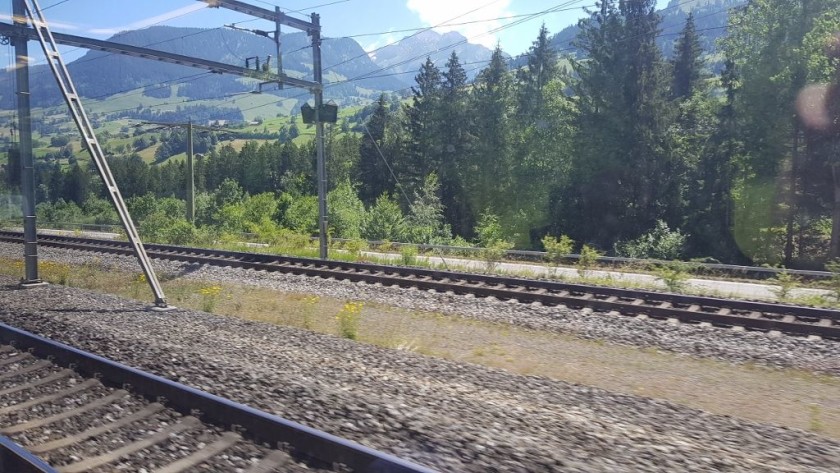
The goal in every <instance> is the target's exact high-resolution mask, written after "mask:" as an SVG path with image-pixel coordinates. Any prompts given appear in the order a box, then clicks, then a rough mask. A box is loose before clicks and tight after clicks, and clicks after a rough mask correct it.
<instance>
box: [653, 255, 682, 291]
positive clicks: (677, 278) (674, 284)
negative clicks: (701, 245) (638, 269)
mask: <svg viewBox="0 0 840 473" xmlns="http://www.w3.org/2000/svg"><path fill="white" fill-rule="evenodd" d="M687 269H688V267H687V266H686V265H685V264H682V263H676V262H675V263H668V264H664V265H662V266H661V267H660V268H658V269H657V271H656V273H657V275H658V279H659V280H661V281H662V282H663V283H665V286H666V287H668V290H669V291H671V292H682V291H683V290H684V289H685V281H686V280H687V279H688V271H687Z"/></svg>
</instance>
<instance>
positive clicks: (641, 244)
mask: <svg viewBox="0 0 840 473" xmlns="http://www.w3.org/2000/svg"><path fill="white" fill-rule="evenodd" d="M687 238H688V236H687V235H685V234H683V233H681V232H680V231H679V230H671V229H670V228H668V224H667V223H665V222H664V221H662V220H657V221H656V226H654V227H653V229H651V230H650V231H649V232H647V233H645V234H644V235H642V236H640V237H639V238H636V239H635V240H630V241H627V242H618V243H616V244H615V252H616V254H618V255H619V256H624V257H627V258H655V259H661V260H677V259H680V258H681V257H682V256H683V253H684V251H685V242H686V239H687Z"/></svg>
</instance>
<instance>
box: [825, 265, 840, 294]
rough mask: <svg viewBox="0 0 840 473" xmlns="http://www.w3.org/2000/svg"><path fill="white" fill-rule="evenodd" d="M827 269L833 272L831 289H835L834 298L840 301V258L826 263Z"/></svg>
mask: <svg viewBox="0 0 840 473" xmlns="http://www.w3.org/2000/svg"><path fill="white" fill-rule="evenodd" d="M825 269H826V270H827V271H830V272H831V280H830V284H831V289H833V290H834V298H835V299H837V300H838V301H840V259H834V260H831V261H829V262H828V263H826V264H825Z"/></svg>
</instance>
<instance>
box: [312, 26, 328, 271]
mask: <svg viewBox="0 0 840 473" xmlns="http://www.w3.org/2000/svg"><path fill="white" fill-rule="evenodd" d="M312 25H313V28H312V29H311V30H310V31H309V34H310V36H312V71H313V74H314V79H315V82H317V83H319V84H321V81H322V79H323V77H322V74H323V71H322V67H321V17H320V16H319V15H318V14H317V13H313V14H312ZM323 104H324V89H323V88H322V87H319V88H318V89H316V90H315V147H316V150H317V151H316V152H317V163H316V164H317V169H318V250H319V251H318V253H319V255H320V256H321V259H327V223H328V222H327V165H326V158H325V156H324V122H323V121H322V120H321V106H322V105H323Z"/></svg>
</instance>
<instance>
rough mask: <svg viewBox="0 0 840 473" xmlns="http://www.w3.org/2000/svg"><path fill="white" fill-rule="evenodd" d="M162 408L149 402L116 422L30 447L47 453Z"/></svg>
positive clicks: (147, 415) (115, 428) (118, 426)
mask: <svg viewBox="0 0 840 473" xmlns="http://www.w3.org/2000/svg"><path fill="white" fill-rule="evenodd" d="M161 410H163V405H162V404H158V403H156V402H155V403H152V404H149V405H148V406H146V407H145V408H143V409H141V410H139V411H137V412H134V413H133V414H129V415H127V416H124V417H120V418H119V419H117V420H115V421H114V422H111V423H110V424H105V425H100V426H98V427H93V428H90V429H87V430H85V431H83V432H79V433H78V434H76V435H71V436H69V437H64V438H60V439H56V440H53V441H51V442H46V443H42V444H39V445H33V446H31V447H29V451H31V452H32V453H46V452H49V451H52V450H56V449H58V448H62V447H66V446H68V445H73V444H74V443H79V442H84V441H85V440H87V439H89V438H91V437H96V436H97V435H102V434H104V433H106V432H110V431H112V430H117V429H120V428H122V427H125V426H126V425H128V424H131V423H133V422H137V421H138V420H141V419H145V418H146V417H149V416H152V415H154V414H155V413H157V412H159V411H161Z"/></svg>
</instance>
